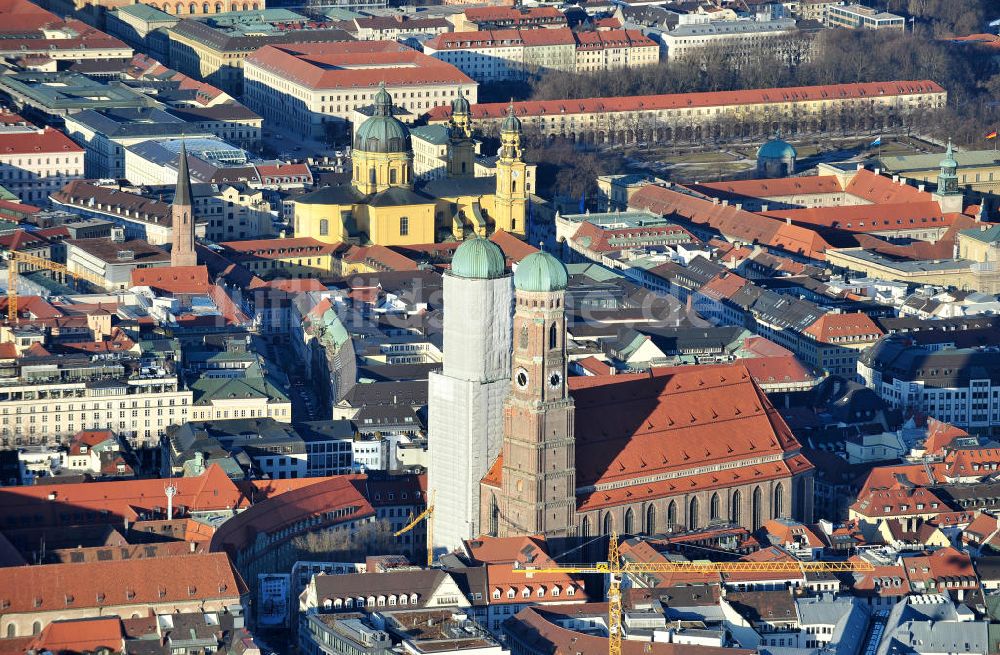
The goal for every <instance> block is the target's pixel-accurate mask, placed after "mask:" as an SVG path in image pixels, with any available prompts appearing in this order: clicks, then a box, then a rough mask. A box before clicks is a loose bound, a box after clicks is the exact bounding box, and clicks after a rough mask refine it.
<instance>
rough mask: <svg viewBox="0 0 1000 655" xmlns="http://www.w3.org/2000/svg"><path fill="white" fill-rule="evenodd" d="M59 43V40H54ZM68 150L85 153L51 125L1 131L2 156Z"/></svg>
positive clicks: (58, 152) (0, 152) (59, 153)
mask: <svg viewBox="0 0 1000 655" xmlns="http://www.w3.org/2000/svg"><path fill="white" fill-rule="evenodd" d="M53 42H54V43H58V41H53ZM68 152H72V153H80V154H82V153H83V148H81V147H80V146H78V145H76V144H75V143H73V140H72V139H70V138H69V137H68V136H66V135H65V134H63V133H62V132H60V131H59V130H56V129H54V128H51V127H46V128H45V129H44V130H42V131H40V132H6V133H0V156H3V155H27V154H31V155H36V154H46V155H47V154H53V155H56V154H58V155H62V154H65V153H68Z"/></svg>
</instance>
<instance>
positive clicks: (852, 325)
mask: <svg viewBox="0 0 1000 655" xmlns="http://www.w3.org/2000/svg"><path fill="white" fill-rule="evenodd" d="M803 332H805V333H806V334H808V335H809V336H811V337H812V338H813V339H815V340H817V341H819V342H821V343H838V342H842V341H875V340H876V339H878V338H879V337H881V336H882V330H881V329H879V327H878V326H877V325H875V321H873V320H872V319H871V317H869V316H868V315H867V314H863V313H861V312H854V313H849V314H834V313H832V312H827V313H826V314H823V315H822V316H820V317H819V318H818V319H816V322H815V323H813V324H812V325H810V326H809V327H807V328H806V329H805V330H803Z"/></svg>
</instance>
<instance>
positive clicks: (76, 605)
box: [0, 482, 246, 614]
mask: <svg viewBox="0 0 1000 655" xmlns="http://www.w3.org/2000/svg"><path fill="white" fill-rule="evenodd" d="M111 484H124V483H121V482H116V483H111ZM245 592H246V585H245V584H244V583H243V581H242V580H241V579H240V577H239V574H237V573H236V571H234V570H233V567H232V565H231V564H230V563H229V557H228V556H227V555H226V554H225V553H209V554H205V555H189V556H185V557H184V560H183V565H179V562H178V561H177V560H174V559H173V558H171V557H153V558H148V559H147V558H143V559H133V560H112V561H106V562H87V563H86V564H45V565H41V566H21V567H13V568H7V569H4V585H3V587H2V588H0V602H3V603H4V607H5V608H6V609H5V612H8V613H11V614H20V613H24V614H33V613H55V612H61V611H66V610H67V608H72V609H74V610H81V609H91V608H104V607H107V608H110V607H116V606H120V605H128V606H132V607H134V606H136V605H159V604H161V603H163V604H169V603H177V602H189V601H197V600H210V599H220V600H221V599H233V600H237V599H238V598H239V596H240V595H241V594H242V593H245Z"/></svg>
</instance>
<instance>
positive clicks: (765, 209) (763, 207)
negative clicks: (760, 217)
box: [760, 203, 768, 212]
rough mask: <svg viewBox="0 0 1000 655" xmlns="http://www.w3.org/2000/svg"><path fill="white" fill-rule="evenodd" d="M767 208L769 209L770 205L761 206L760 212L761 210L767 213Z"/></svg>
mask: <svg viewBox="0 0 1000 655" xmlns="http://www.w3.org/2000/svg"><path fill="white" fill-rule="evenodd" d="M767 208H768V205H767V204H766V203H762V204H761V206H760V210H761V211H762V212H766V211H767Z"/></svg>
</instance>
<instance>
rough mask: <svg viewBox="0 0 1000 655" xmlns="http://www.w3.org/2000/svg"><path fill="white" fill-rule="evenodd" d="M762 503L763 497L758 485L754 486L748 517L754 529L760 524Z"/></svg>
mask: <svg viewBox="0 0 1000 655" xmlns="http://www.w3.org/2000/svg"><path fill="white" fill-rule="evenodd" d="M763 503H764V499H763V494H762V493H761V491H760V487H754V490H753V496H752V497H751V499H750V519H751V525H752V527H753V529H754V530H757V529H759V528H760V526H761V523H762V521H761V516H762V515H763V512H762V507H761V505H763Z"/></svg>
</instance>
